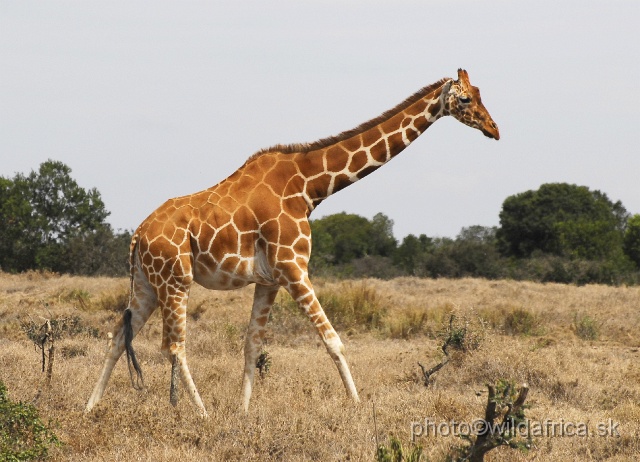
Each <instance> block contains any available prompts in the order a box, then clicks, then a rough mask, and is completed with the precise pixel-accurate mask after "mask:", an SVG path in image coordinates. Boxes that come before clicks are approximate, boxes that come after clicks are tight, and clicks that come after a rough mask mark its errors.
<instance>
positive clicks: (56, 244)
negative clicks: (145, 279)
mask: <svg viewBox="0 0 640 462" xmlns="http://www.w3.org/2000/svg"><path fill="white" fill-rule="evenodd" d="M108 216H109V212H108V211H107V210H106V208H105V205H104V202H103V201H102V198H101V197H100V193H99V192H98V190H97V189H95V188H92V189H89V190H85V189H84V188H82V187H80V186H79V185H78V184H77V183H76V181H75V180H74V179H73V178H72V177H71V169H70V168H69V167H68V166H66V165H65V164H63V163H62V162H57V161H52V160H48V161H46V162H44V163H42V164H41V165H40V167H39V169H38V170H37V171H32V172H31V173H30V174H29V175H26V176H25V175H23V174H21V173H18V174H16V175H15V176H14V177H13V178H4V177H0V269H1V270H2V271H5V272H22V271H27V270H48V271H54V272H58V273H71V274H84V275H124V274H127V273H128V267H127V262H128V257H127V254H128V249H129V240H130V239H131V234H130V233H129V232H126V231H125V232H115V231H114V230H113V229H112V228H111V226H110V225H109V224H108V223H107V222H106V221H105V220H106V218H107V217H108Z"/></svg>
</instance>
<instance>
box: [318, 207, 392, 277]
mask: <svg viewBox="0 0 640 462" xmlns="http://www.w3.org/2000/svg"><path fill="white" fill-rule="evenodd" d="M311 235H312V239H313V249H312V260H311V262H312V263H314V260H315V263H314V264H318V263H325V264H328V265H334V266H335V265H343V264H346V263H349V262H351V261H352V260H354V259H357V258H362V257H365V256H373V255H377V256H382V257H390V256H392V255H393V252H394V251H395V249H396V246H397V241H396V240H395V238H394V237H393V221H392V220H391V219H389V218H388V217H387V216H385V215H384V214H382V213H378V214H377V215H376V216H375V217H373V219H372V220H371V221H369V220H368V219H367V218H365V217H362V216H360V215H356V214H350V213H346V212H342V213H336V214H333V215H328V216H326V217H322V218H319V219H317V220H312V221H311Z"/></svg>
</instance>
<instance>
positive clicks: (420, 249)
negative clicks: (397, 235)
mask: <svg viewBox="0 0 640 462" xmlns="http://www.w3.org/2000/svg"><path fill="white" fill-rule="evenodd" d="M433 247H434V245H433V239H431V238H429V237H427V235H426V234H421V235H420V236H417V237H416V236H415V235H414V234H409V235H408V236H405V237H404V239H402V243H401V244H400V245H399V246H398V248H397V249H396V252H395V254H394V258H393V262H394V264H395V265H396V266H398V267H400V269H402V270H403V271H405V272H406V273H407V274H410V275H412V276H425V275H426V273H425V268H424V262H425V258H426V255H427V254H428V253H429V252H431V251H432V250H433Z"/></svg>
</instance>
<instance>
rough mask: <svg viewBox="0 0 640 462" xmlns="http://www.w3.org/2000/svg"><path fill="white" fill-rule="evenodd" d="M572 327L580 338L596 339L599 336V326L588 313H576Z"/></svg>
mask: <svg viewBox="0 0 640 462" xmlns="http://www.w3.org/2000/svg"><path fill="white" fill-rule="evenodd" d="M573 329H574V331H575V333H576V335H577V336H578V337H580V338H581V339H582V340H598V337H600V326H599V325H598V323H597V322H596V320H595V319H593V318H592V317H591V316H589V315H588V314H585V315H580V316H578V314H577V313H576V315H575V317H574V319H573Z"/></svg>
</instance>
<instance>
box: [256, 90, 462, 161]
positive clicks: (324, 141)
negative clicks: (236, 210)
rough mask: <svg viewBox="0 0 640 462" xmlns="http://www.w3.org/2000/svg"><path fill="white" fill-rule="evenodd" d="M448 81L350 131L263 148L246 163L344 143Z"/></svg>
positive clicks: (411, 97) (422, 91)
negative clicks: (307, 140)
mask: <svg viewBox="0 0 640 462" xmlns="http://www.w3.org/2000/svg"><path fill="white" fill-rule="evenodd" d="M449 80H452V79H450V78H444V79H440V80H438V81H437V82H436V83H432V84H431V85H427V86H426V87H424V88H422V89H420V90H418V91H417V92H415V93H414V94H413V95H411V96H409V97H408V98H407V99H405V100H404V101H402V102H401V103H400V104H398V105H397V106H395V107H393V108H391V109H389V110H387V111H385V112H383V113H382V114H380V115H379V116H378V117H375V118H373V119H371V120H368V121H367V122H364V123H362V124H360V125H358V126H357V127H355V128H352V129H351V130H347V131H344V132H342V133H340V134H338V135H336V136H329V137H327V138H321V139H319V140H317V141H314V142H311V143H292V144H276V145H274V146H271V147H269V148H265V149H261V150H260V151H258V152H256V153H255V154H254V155H252V156H251V157H250V158H249V159H248V160H247V162H249V161H250V160H253V159H255V158H256V157H258V156H260V155H262V154H266V153H269V152H281V153H283V154H296V153H306V152H310V151H315V150H317V149H323V148H326V147H328V146H331V145H332V144H336V143H339V142H341V141H344V140H346V139H349V138H351V137H353V136H356V135H359V134H360V133H363V132H365V131H367V130H369V129H370V128H373V127H375V126H376V125H378V124H380V123H382V122H384V121H385V120H387V119H389V118H391V117H392V116H394V115H395V114H397V113H398V112H400V111H402V110H404V109H406V108H407V107H409V106H411V105H412V104H413V103H415V102H416V101H419V100H421V99H422V98H424V97H425V96H427V95H428V94H429V93H431V92H433V91H435V90H437V89H438V88H440V87H441V86H442V85H444V84H445V83H446V82H448V81H449Z"/></svg>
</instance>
